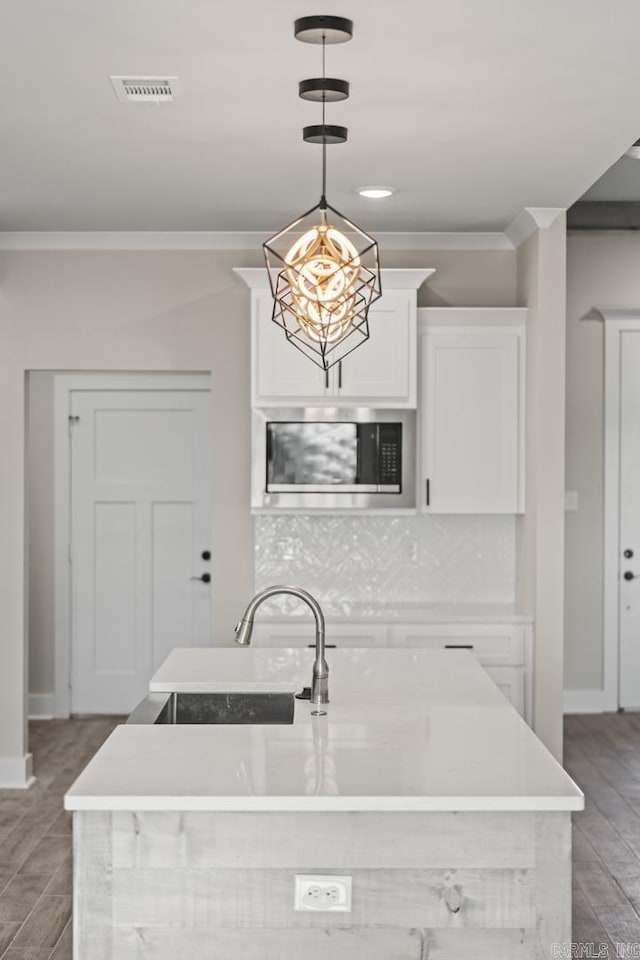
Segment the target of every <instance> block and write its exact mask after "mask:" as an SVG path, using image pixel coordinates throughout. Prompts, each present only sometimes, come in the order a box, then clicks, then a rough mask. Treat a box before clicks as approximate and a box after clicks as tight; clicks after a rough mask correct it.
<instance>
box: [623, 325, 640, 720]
mask: <svg viewBox="0 0 640 960" xmlns="http://www.w3.org/2000/svg"><path fill="white" fill-rule="evenodd" d="M621 337H622V340H621V354H620V356H621V363H620V561H619V563H620V565H619V572H620V578H619V584H620V589H619V605H620V706H621V707H626V708H629V709H632V708H633V709H638V708H640V332H634V331H624V332H623V333H622V334H621ZM625 554H626V555H625Z"/></svg>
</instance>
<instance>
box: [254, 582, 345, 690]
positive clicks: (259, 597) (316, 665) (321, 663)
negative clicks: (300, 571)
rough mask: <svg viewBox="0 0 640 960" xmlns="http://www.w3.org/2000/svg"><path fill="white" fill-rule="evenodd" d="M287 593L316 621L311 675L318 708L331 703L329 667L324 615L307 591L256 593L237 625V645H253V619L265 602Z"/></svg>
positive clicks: (272, 589) (284, 589)
mask: <svg viewBox="0 0 640 960" xmlns="http://www.w3.org/2000/svg"><path fill="white" fill-rule="evenodd" d="M281 593H286V594H290V595H291V596H292V597H297V598H298V599H299V600H303V601H304V603H306V604H307V606H308V607H309V608H310V609H311V612H312V613H313V616H314V617H315V621H316V658H315V660H314V661H313V672H312V674H311V703H313V704H315V705H316V707H318V706H320V705H321V704H323V703H329V665H328V663H327V661H326V660H325V656H324V614H323V612H322V610H321V609H320V604H319V603H318V601H317V600H316V599H315V597H312V596H311V594H310V593H307V591H306V590H301V589H300V588H299V587H284V586H278V587H266V588H265V589H264V590H261V591H260V593H256V595H255V597H254V598H253V600H250V601H249V604H248V606H247V609H246V610H245V612H244V614H243V616H242V619H241V620H240V621H239V623H238V624H237V625H236V629H235V633H236V643H239V644H241V645H242V646H248V645H249V644H250V643H251V634H252V632H253V618H254V616H255V614H256V610H257V609H258V607H259V606H260V604H261V603H263V602H264V601H265V600H268V599H269V598H270V597H276V596H278V594H281Z"/></svg>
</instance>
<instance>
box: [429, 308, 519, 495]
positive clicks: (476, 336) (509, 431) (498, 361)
mask: <svg viewBox="0 0 640 960" xmlns="http://www.w3.org/2000/svg"><path fill="white" fill-rule="evenodd" d="M421 375H422V397H421V423H422V427H421V443H422V463H423V477H422V479H423V482H424V486H423V488H422V492H423V493H424V497H425V499H424V501H423V503H424V504H425V506H426V508H427V509H428V510H429V511H430V512H432V513H517V512H519V511H521V510H522V509H523V504H522V467H521V423H522V411H521V379H520V378H521V331H520V330H519V329H512V328H502V329H501V328H496V327H490V328H489V327H487V328H484V329H469V328H457V329H456V328H453V329H451V328H448V329H443V328H437V327H433V328H427V329H426V331H425V333H424V334H423V337H422V347H421Z"/></svg>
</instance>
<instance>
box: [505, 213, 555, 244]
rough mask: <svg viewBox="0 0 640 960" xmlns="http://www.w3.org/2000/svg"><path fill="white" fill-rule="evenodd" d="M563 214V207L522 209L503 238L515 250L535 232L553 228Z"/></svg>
mask: <svg viewBox="0 0 640 960" xmlns="http://www.w3.org/2000/svg"><path fill="white" fill-rule="evenodd" d="M563 213H565V209H564V207H523V208H522V210H521V211H520V213H518V214H517V215H516V216H515V217H514V218H513V220H512V221H511V223H510V224H509V226H508V227H507V229H506V230H505V236H506V237H508V238H509V240H510V241H511V244H512V246H513V247H516V248H517V247H519V246H520V245H521V244H522V243H524V242H525V240H528V239H529V237H531V236H533V234H534V233H535V232H536V230H546V229H548V228H549V227H551V226H553V224H554V223H555V222H556V220H557V219H558V217H559V216H561V215H562V214H563Z"/></svg>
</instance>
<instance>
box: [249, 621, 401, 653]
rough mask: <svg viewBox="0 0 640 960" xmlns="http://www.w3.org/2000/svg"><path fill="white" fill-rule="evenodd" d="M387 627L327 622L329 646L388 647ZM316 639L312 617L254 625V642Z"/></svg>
mask: <svg viewBox="0 0 640 960" xmlns="http://www.w3.org/2000/svg"><path fill="white" fill-rule="evenodd" d="M387 638H388V629H387V627H386V626H381V625H380V624H369V623H363V624H354V623H350V624H348V625H345V624H338V623H328V624H327V629H326V644H327V646H336V647H386V646H387ZM314 641H315V627H314V624H313V623H312V622H311V621H305V622H304V623H300V624H297V623H291V622H288V623H282V624H280V623H256V625H255V627H254V629H253V640H252V642H253V644H254V645H255V646H259V647H306V646H307V645H308V644H311V645H313V643H314Z"/></svg>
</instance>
